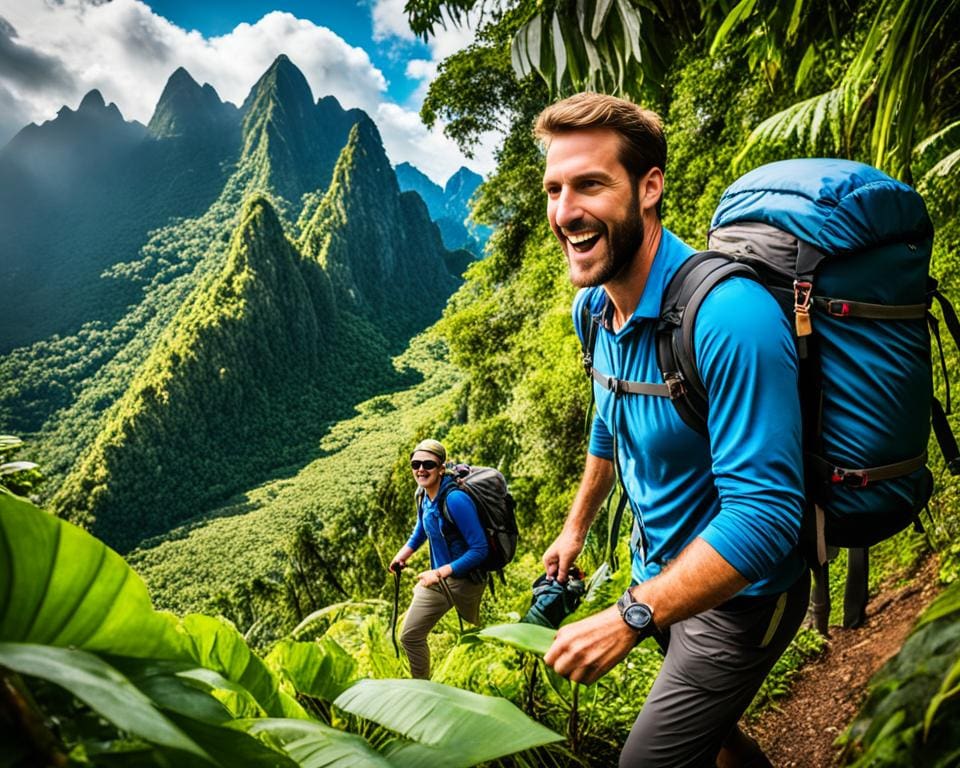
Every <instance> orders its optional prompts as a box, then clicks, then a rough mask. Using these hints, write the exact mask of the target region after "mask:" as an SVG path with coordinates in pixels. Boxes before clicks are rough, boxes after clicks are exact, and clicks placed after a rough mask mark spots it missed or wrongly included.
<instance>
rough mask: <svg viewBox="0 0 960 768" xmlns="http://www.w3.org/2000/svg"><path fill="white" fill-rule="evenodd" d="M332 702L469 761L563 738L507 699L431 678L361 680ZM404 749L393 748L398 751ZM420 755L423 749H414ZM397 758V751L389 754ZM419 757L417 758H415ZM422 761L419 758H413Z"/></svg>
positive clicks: (459, 762)
mask: <svg viewBox="0 0 960 768" xmlns="http://www.w3.org/2000/svg"><path fill="white" fill-rule="evenodd" d="M334 706H335V707H337V708H339V709H342V710H344V711H346V712H349V713H351V714H353V715H357V716H359V717H363V718H366V719H368V720H372V721H373V722H375V723H379V724H380V725H382V726H384V727H385V728H389V729H390V730H392V731H395V732H397V733H399V734H401V735H402V736H404V737H406V738H408V739H411V740H413V741H416V742H418V743H420V744H424V745H426V746H427V747H429V748H431V749H435V750H437V753H436V754H437V755H438V756H439V755H445V756H446V758H448V762H444V763H443V765H445V766H451V768H454V767H456V766H462V767H463V768H466V767H467V766H471V765H476V764H477V763H483V762H487V761H489V760H494V759H496V758H498V757H503V756H504V755H510V754H513V753H514V752H521V751H523V750H526V749H531V748H532V747H538V746H541V745H543V744H549V743H551V742H554V741H561V740H562V738H563V737H561V736H560V735H558V734H556V733H554V732H553V731H551V730H550V729H548V728H545V727H544V726H542V725H540V724H539V723H536V722H534V721H533V720H531V719H530V718H528V717H527V716H526V715H525V714H523V713H522V712H521V711H520V710H519V709H517V708H516V707H515V706H514V705H513V704H511V703H510V702H509V701H507V700H506V699H499V698H494V697H491V696H481V695H479V694H476V693H471V692H469V691H462V690H460V689H458V688H451V687H449V686H445V685H440V684H438V683H433V682H430V681H429V680H361V681H360V682H358V683H356V684H355V685H353V686H351V687H350V688H348V689H347V690H346V691H344V692H343V693H342V694H341V695H340V696H339V697H338V698H337V700H336V701H335V702H334ZM403 751H404V750H403V748H401V747H398V748H397V752H398V753H402V752H403ZM417 753H418V755H420V756H421V757H422V756H423V754H424V752H423V750H417ZM391 759H392V760H394V761H396V760H397V759H398V758H397V756H396V755H393V754H391ZM418 759H419V758H418ZM417 764H422V763H417Z"/></svg>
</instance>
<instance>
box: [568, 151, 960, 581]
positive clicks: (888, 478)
mask: <svg viewBox="0 0 960 768" xmlns="http://www.w3.org/2000/svg"><path fill="white" fill-rule="evenodd" d="M932 240H933V226H932V224H931V222H930V219H929V217H928V215H927V210H926V207H925V205H924V203H923V200H922V198H921V197H920V196H919V195H918V194H917V193H916V192H915V191H914V190H913V189H912V188H910V187H909V186H907V185H906V184H903V183H901V182H898V181H895V180H894V179H892V178H890V177H889V176H887V175H885V174H884V173H882V172H880V171H878V170H876V169H875V168H871V167H870V166H867V165H863V164H862V163H856V162H851V161H847V160H837V159H801V160H786V161H781V162H776V163H771V164H769V165H765V166H762V167H760V168H757V169H755V170H753V171H751V172H750V173H748V174H746V175H744V176H743V177H741V178H740V179H739V180H737V181H736V182H734V183H733V184H732V185H731V186H730V187H728V188H727V190H726V191H725V192H724V193H723V196H722V197H721V199H720V204H719V206H718V208H717V211H716V213H715V214H714V217H713V221H712V223H711V226H710V239H709V247H710V248H711V249H712V250H710V251H705V252H703V253H698V254H694V255H693V256H691V258H690V259H689V260H688V261H687V262H685V263H684V264H683V266H682V267H681V268H680V269H679V270H678V272H677V274H676V275H675V276H674V277H673V279H672V280H671V282H670V284H669V285H668V287H667V289H666V292H665V294H664V298H663V302H662V305H661V315H660V320H659V324H658V328H657V363H658V366H659V367H660V371H661V374H662V376H663V381H664V383H663V384H659V383H654V384H651V383H642V382H624V381H617V380H615V379H610V377H608V376H605V375H604V374H603V372H598V371H596V370H594V369H593V364H592V349H593V345H594V344H595V341H596V327H597V326H596V324H597V323H598V318H597V314H596V310H597V308H596V307H593V308H591V307H587V306H584V309H583V315H582V316H581V318H580V329H581V340H582V343H583V352H584V367H585V369H586V370H587V373H588V375H590V376H592V377H593V378H594V380H596V381H597V382H599V383H600V384H601V386H608V384H607V381H610V382H613V386H616V387H618V389H617V390H616V391H618V392H619V393H631V392H637V393H641V394H647V395H660V396H664V397H669V398H670V399H671V400H672V401H673V403H674V405H675V406H676V408H677V411H678V414H679V415H680V416H681V418H682V419H683V420H684V422H685V423H686V424H687V425H688V426H690V427H691V428H693V429H695V430H696V431H698V432H700V433H701V434H706V414H707V409H708V407H709V405H708V402H707V396H706V390H705V388H704V385H703V383H702V381H701V380H700V376H699V372H698V371H697V366H696V359H695V355H694V349H693V331H694V322H695V319H696V314H697V310H698V309H699V307H700V304H701V303H702V301H703V299H704V297H705V296H706V295H707V294H708V293H709V291H710V290H711V288H713V286H715V285H716V284H717V283H719V282H720V281H722V280H725V279H727V278H729V277H731V276H734V275H741V276H746V277H750V278H752V279H757V280H759V281H760V282H761V283H763V284H764V285H765V286H766V287H767V289H768V290H769V291H770V292H771V294H772V295H773V296H774V297H775V298H776V299H777V301H778V303H779V304H780V306H781V307H782V309H783V310H784V312H785V313H786V315H787V317H788V319H789V320H790V322H791V325H793V326H794V328H795V333H796V340H797V348H798V353H799V357H800V385H799V387H800V393H799V394H800V402H801V412H802V415H803V430H804V438H803V440H804V476H805V491H806V502H807V507H808V509H807V510H806V514H805V521H804V522H805V527H806V528H808V529H809V530H807V531H805V534H804V536H805V538H806V539H807V540H808V542H810V543H811V544H812V543H815V544H816V554H815V557H816V559H817V560H818V561H819V562H821V563H822V562H824V561H825V560H826V557H827V553H826V546H827V545H828V544H829V545H833V546H842V547H866V546H870V545H872V544H875V543H877V542H878V541H881V540H883V539H885V538H887V537H889V536H891V535H893V534H894V533H896V532H898V531H900V530H902V529H903V528H905V527H906V526H907V525H909V524H910V523H911V522H914V523H915V524H917V525H919V517H918V516H919V513H920V511H921V510H922V509H923V508H924V507H925V506H926V504H927V501H928V500H929V498H930V494H931V492H932V487H933V481H932V476H931V474H930V470H929V469H928V468H927V466H926V463H927V442H928V439H929V434H930V424H931V418H932V420H933V426H934V431H935V433H936V435H937V437H938V440H939V442H940V446H941V449H942V450H943V453H944V457H945V459H946V460H947V466H948V468H949V469H950V471H951V472H953V473H954V474H957V473H958V472H960V451H958V449H957V444H956V441H955V439H954V438H953V435H952V433H951V432H950V429H949V426H948V425H947V421H946V416H945V413H944V409H943V408H942V406H941V405H940V403H939V401H937V400H936V398H935V397H934V396H933V386H932V372H931V363H930V333H929V331H928V327H929V329H930V330H932V331H933V333H934V336H935V338H936V339H937V343H938V345H939V344H940V334H939V328H938V324H937V320H936V319H935V318H934V316H933V315H932V314H931V313H930V311H929V310H930V307H931V304H932V302H933V300H934V299H937V300H938V301H939V302H940V304H941V307H942V309H943V315H944V320H945V321H946V323H947V324H948V327H949V329H950V331H951V333H952V335H953V336H954V338H955V339H956V338H957V337H958V333H960V324H958V322H957V318H956V315H955V314H954V312H953V309H952V307H951V306H950V305H949V303H948V302H946V300H945V299H944V298H943V297H942V296H941V295H940V293H939V291H938V290H937V283H936V281H935V280H933V279H932V278H930V277H929V276H928V270H929V264H930V252H931V248H932ZM940 358H941V362H942V364H943V366H944V380H945V381H946V379H947V377H946V365H945V362H943V361H944V358H943V351H942V349H941V350H940ZM946 391H947V412H949V389H947V390H946ZM620 514H622V507H621V512H620ZM618 522H619V521H616V523H614V525H616V524H617V523H618ZM808 556H811V557H812V556H813V555H812V553H809V552H808Z"/></svg>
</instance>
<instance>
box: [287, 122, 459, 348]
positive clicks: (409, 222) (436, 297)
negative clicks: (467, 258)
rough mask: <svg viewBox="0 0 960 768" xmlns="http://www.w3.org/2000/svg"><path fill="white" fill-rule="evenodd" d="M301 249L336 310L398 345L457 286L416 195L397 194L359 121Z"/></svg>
mask: <svg viewBox="0 0 960 768" xmlns="http://www.w3.org/2000/svg"><path fill="white" fill-rule="evenodd" d="M300 242H301V251H302V252H303V253H304V255H305V256H306V257H307V258H312V259H315V260H316V261H318V262H319V263H320V264H321V265H322V266H323V267H324V269H326V271H327V273H328V274H329V275H330V279H331V281H332V282H333V286H334V290H335V295H336V297H337V302H338V304H339V305H342V306H346V307H351V308H352V309H353V310H354V311H357V312H359V313H360V314H363V315H365V316H366V317H368V318H370V319H371V320H373V321H374V322H376V323H378V324H380V325H382V326H383V327H385V328H387V327H389V328H390V330H391V332H392V333H395V334H398V338H409V335H410V334H411V333H414V332H416V329H421V328H423V327H425V326H426V325H429V324H430V322H433V321H434V320H436V318H437V317H438V316H439V313H440V309H441V308H442V305H443V303H444V302H445V301H446V299H447V297H448V296H449V295H450V293H451V291H452V290H453V288H454V287H455V286H456V280H455V278H454V277H453V276H452V275H451V274H450V273H449V272H448V271H447V269H446V266H445V262H444V259H443V256H444V254H445V253H446V251H445V249H444V248H443V246H442V244H441V242H440V235H439V232H438V230H437V228H436V226H435V225H434V224H433V222H432V221H431V220H430V217H429V214H428V212H427V209H426V207H425V206H424V204H423V202H422V201H421V200H420V198H419V197H417V196H416V195H401V193H400V188H399V186H398V185H397V179H396V175H395V174H394V172H393V168H392V167H391V166H390V161H389V160H388V159H387V155H386V152H385V151H384V148H383V144H382V142H381V140H380V133H379V131H377V127H376V126H375V125H374V124H373V121H372V120H370V119H369V118H368V117H366V116H365V115H364V116H363V117H362V118H361V119H360V120H359V121H358V122H357V124H356V125H354V126H353V128H351V129H350V135H349V137H348V139H347V144H346V146H345V147H344V148H343V151H342V152H341V153H340V157H339V159H338V160H337V165H336V168H335V169H334V172H333V180H332V182H331V183H330V187H329V189H328V190H327V193H326V195H324V197H323V199H322V201H321V202H320V204H319V206H318V207H317V210H316V212H315V213H314V215H313V217H312V218H311V219H310V221H309V223H308V224H307V225H306V226H305V227H304V231H303V235H302V236H301V240H300Z"/></svg>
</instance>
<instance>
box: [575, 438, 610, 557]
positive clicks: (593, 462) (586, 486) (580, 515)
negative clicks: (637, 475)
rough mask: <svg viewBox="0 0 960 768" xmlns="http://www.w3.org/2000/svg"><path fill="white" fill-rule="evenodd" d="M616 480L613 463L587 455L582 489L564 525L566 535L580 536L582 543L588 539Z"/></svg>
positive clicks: (579, 490)
mask: <svg viewBox="0 0 960 768" xmlns="http://www.w3.org/2000/svg"><path fill="white" fill-rule="evenodd" d="M615 480H616V476H615V473H614V470H613V462H612V461H610V460H609V459H601V458H600V457H598V456H594V455H592V454H590V453H588V454H587V460H586V463H585V465H584V469H583V478H582V479H581V480H580V487H579V488H578V489H577V495H576V496H575V497H574V499H573V505H572V506H571V507H570V513H569V514H568V515H567V519H566V522H565V523H564V524H563V530H564V533H567V534H570V535H575V536H578V537H579V538H580V540H581V541H583V539H584V538H586V535H587V531H589V530H590V526H591V524H592V523H593V520H594V518H595V517H596V516H597V511H598V510H599V509H600V507H601V505H602V504H603V502H604V500H605V499H606V498H607V496H608V495H609V494H610V491H611V490H612V489H613V484H614V482H615Z"/></svg>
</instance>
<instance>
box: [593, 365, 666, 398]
mask: <svg viewBox="0 0 960 768" xmlns="http://www.w3.org/2000/svg"><path fill="white" fill-rule="evenodd" d="M590 375H591V376H592V377H593V380H594V381H596V382H597V383H598V384H599V385H600V386H601V387H603V388H604V389H606V390H609V391H610V392H613V394H614V395H615V396H619V395H652V396H654V397H668V398H670V399H671V400H676V399H677V398H678V397H682V396H683V394H684V392H685V389H684V386H683V380H682V379H681V378H680V376H679V375H669V374H668V375H667V377H666V380H665V382H664V383H663V384H654V383H652V382H647V381H625V380H624V379H618V378H617V377H616V376H607V375H606V374H605V373H601V372H600V371H598V370H597V369H596V368H593V367H591V368H590Z"/></svg>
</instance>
